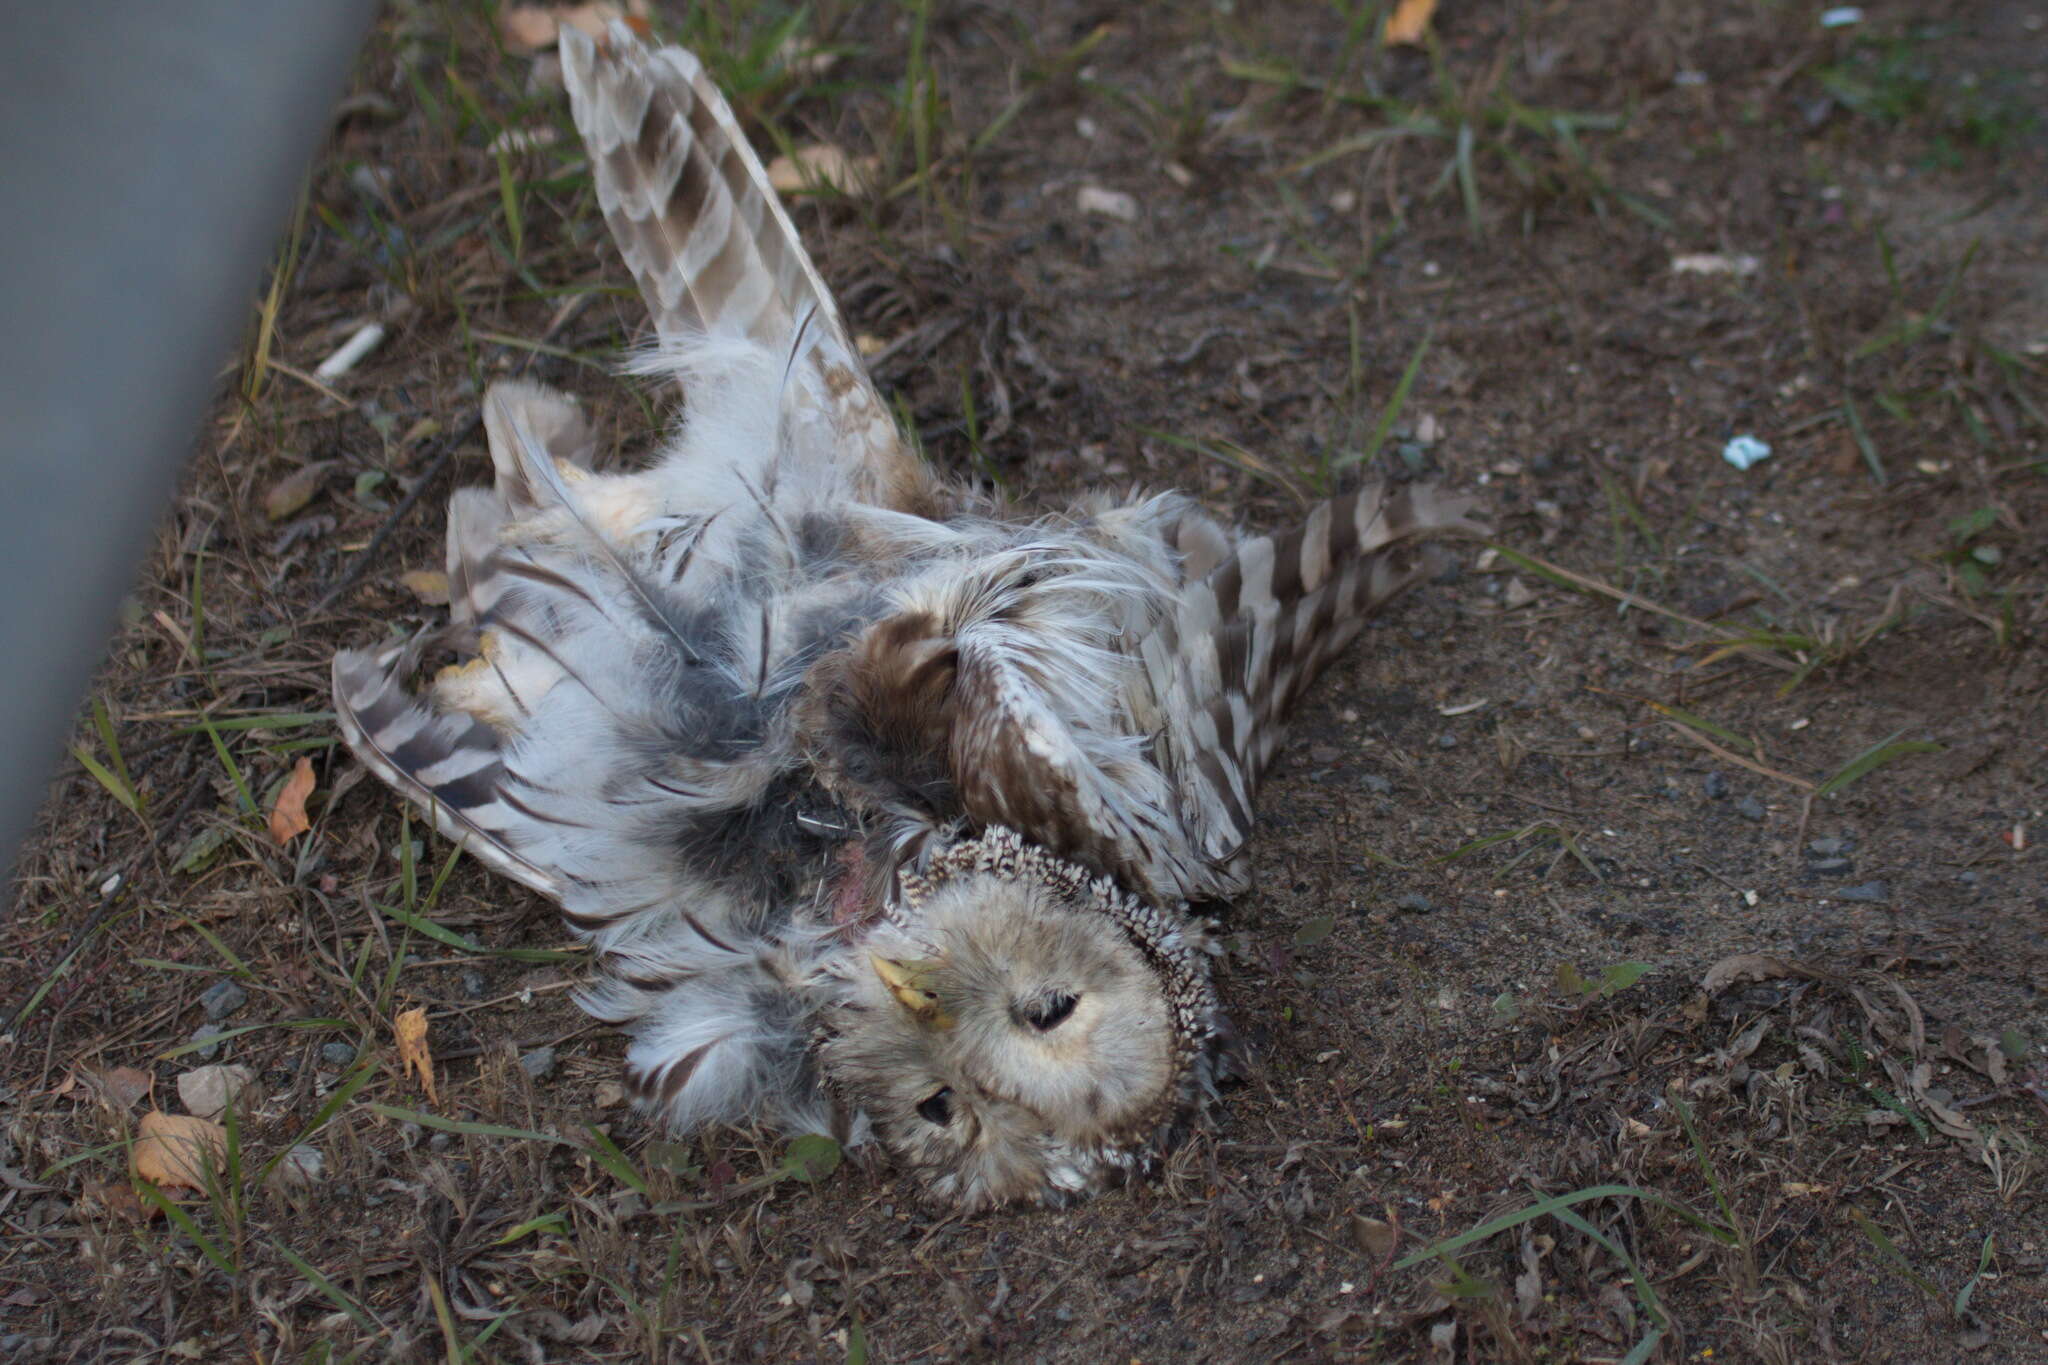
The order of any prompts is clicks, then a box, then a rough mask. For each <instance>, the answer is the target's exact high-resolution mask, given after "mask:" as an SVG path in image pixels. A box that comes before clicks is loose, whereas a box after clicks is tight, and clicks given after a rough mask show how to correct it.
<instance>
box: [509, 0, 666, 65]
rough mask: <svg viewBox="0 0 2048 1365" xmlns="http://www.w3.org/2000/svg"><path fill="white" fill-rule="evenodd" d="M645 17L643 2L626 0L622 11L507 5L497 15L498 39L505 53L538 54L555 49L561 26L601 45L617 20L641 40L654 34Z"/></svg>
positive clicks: (615, 8)
mask: <svg viewBox="0 0 2048 1365" xmlns="http://www.w3.org/2000/svg"><path fill="white" fill-rule="evenodd" d="M646 15H647V5H646V0H628V3H627V4H626V6H625V7H624V8H623V9H622V8H620V7H619V6H618V5H608V4H602V3H593V4H583V5H507V6H506V7H505V8H504V9H501V10H499V11H498V36H499V37H501V38H503V39H504V41H505V50H506V51H508V52H514V53H527V52H538V51H540V50H541V49H542V48H544V47H553V46H554V45H555V42H556V40H558V39H559V38H560V37H561V36H562V25H564V24H567V25H568V26H569V27H571V28H574V29H580V30H581V31H582V32H584V33H587V34H589V35H590V37H592V38H593V39H595V40H596V41H598V42H603V41H604V36H605V26H606V25H607V24H609V23H611V22H612V20H614V19H617V20H619V21H621V22H623V23H624V24H625V25H626V27H627V28H630V29H632V30H633V32H635V33H637V34H639V35H640V36H641V37H642V38H650V37H652V36H653V35H654V30H653V29H652V28H651V27H649V25H648V23H647V18H646Z"/></svg>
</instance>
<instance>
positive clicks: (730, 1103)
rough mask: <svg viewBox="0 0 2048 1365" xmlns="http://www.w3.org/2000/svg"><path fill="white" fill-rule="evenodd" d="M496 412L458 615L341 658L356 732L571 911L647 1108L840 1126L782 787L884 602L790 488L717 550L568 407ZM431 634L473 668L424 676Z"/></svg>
mask: <svg viewBox="0 0 2048 1365" xmlns="http://www.w3.org/2000/svg"><path fill="white" fill-rule="evenodd" d="M484 412H485V424H484V425H485V431H486V433H487V436H488V438H489V442H490V447H491V457H492V461H493V463H494V465H495V467H496V473H497V478H496V481H495V484H494V485H493V487H491V488H489V489H480V488H479V489H465V490H463V491H462V492H460V493H458V494H456V496H455V498H454V499H453V500H452V502H451V503H450V506H449V518H448V578H449V585H450V596H451V612H450V621H449V624H448V626H447V627H446V629H444V630H441V631H436V632H429V633H427V634H426V635H424V636H422V637H419V638H416V639H414V640H411V641H407V642H405V643H403V644H393V645H387V646H384V647H382V648H376V649H367V650H350V651H346V652H344V653H342V654H340V655H338V656H337V657H336V658H335V661H334V697H335V709H336V712H337V714H338V716H339V718H340V725H341V731H342V735H343V737H344V739H345V740H346V741H347V743H348V745H349V748H350V749H351V750H352V751H353V752H354V753H355V754H356V755H357V756H358V757H359V758H360V759H361V760H362V761H363V763H364V764H365V765H366V766H367V767H369V768H370V770H371V771H373V772H375V773H376V774H377V775H378V776H379V777H381V778H382V779H383V780H384V781H385V782H387V783H389V784H390V785H391V786H393V787H394V788H396V789H397V790H398V791H400V792H401V793H403V794H404V795H406V796H407V797H408V798H410V799H411V800H412V801H413V802H414V803H415V804H416V805H418V806H419V807H420V808H421V809H422V810H423V811H425V812H426V813H427V814H428V815H429V816H430V817H431V818H432V819H433V821H434V823H435V825H436V826H437V827H438V828H439V829H440V830H441V831H442V832H443V833H445V834H446V835H447V836H448V837H449V838H451V839H453V840H455V841H456V842H458V843H460V844H461V845H462V846H463V848H464V849H466V850H467V851H469V852H470V853H472V854H473V855H475V856H476V857H477V858H478V859H480V860H481V861H482V862H484V863H485V864H486V865H488V866H489V867H491V868H493V869H494V870H496V871H499V872H501V873H503V874H505V875H507V876H509V877H511V878H513V879H514V880H516V881H519V882H521V883H523V884H524V885H526V886H529V887H531V888H533V889H534V890H536V891H538V892H540V893H541V894H542V895H545V896H547V897H549V898H550V899H552V900H554V901H555V902H557V903H558V904H559V905H560V906H561V908H562V912H563V916H564V918H565V919H566V920H567V922H568V923H569V925H570V926H571V927H572V928H574V929H575V930H577V931H578V933H579V935H580V936H582V937H584V938H585V939H587V940H588V941H589V942H590V944H591V946H592V948H593V949H594V950H595V953H596V957H597V962H598V966H599V967H600V969H601V971H602V972H603V977H602V979H601V980H600V982H599V983H598V984H597V985H596V986H595V987H593V988H592V989H591V990H590V991H588V992H587V993H586V997H585V1005H586V1007H587V1008H588V1009H590V1011H591V1012H592V1013H594V1014H597V1015H599V1016H600V1017H603V1018H608V1019H611V1020H614V1021H616V1022H619V1023H623V1024H627V1025H629V1026H630V1027H631V1028H632V1029H633V1031H634V1033H635V1042H634V1044H633V1049H632V1051H631V1052H630V1053H629V1056H628V1067H627V1071H628V1076H629V1079H630V1081H631V1082H632V1084H633V1085H634V1086H635V1088H636V1090H637V1091H638V1092H639V1093H640V1095H641V1096H642V1098H644V1099H645V1100H647V1101H648V1102H649V1103H650V1104H652V1105H654V1106H656V1107H658V1108H661V1109H663V1110H664V1111H665V1112H666V1113H667V1114H668V1115H669V1117H670V1119H671V1120H672V1121H673V1122H674V1123H675V1124H676V1125H677V1126H679V1127H687V1126H689V1125H691V1124H693V1123H696V1122H700V1121H703V1120H705V1119H708V1118H745V1117H751V1116H758V1115H761V1114H763V1113H764V1112H765V1113H769V1114H776V1113H780V1114H782V1115H785V1116H787V1115H802V1117H799V1118H796V1119H794V1120H792V1121H794V1122H798V1123H802V1124H814V1123H816V1122H819V1121H821V1120H819V1119H818V1118H817V1117H816V1116H815V1112H814V1111H815V1105H814V1101H815V1098H816V1097H815V1095H814V1094H813V1093H811V1086H810V1082H809V1081H808V1079H807V1074H808V1073H807V1072H806V1071H805V1069H804V1067H803V1066H802V1065H801V1054H802V1049H803V1045H804V1031H803V1027H802V1024H801V1021H800V1019H799V1018H798V1017H797V1016H796V1014H795V1012H794V1011H792V1010H789V1009H787V1008H785V1006H786V1003H787V1000H788V991H787V990H786V988H785V987H784V986H783V985H782V984H781V983H780V982H779V981H778V979H777V977H776V974H775V970H774V968H773V966H772V961H773V958H774V952H775V948H774V945H775V943H776V942H777V941H778V939H779V937H780V930H781V929H782V928H783V926H784V924H785V923H786V920H787V917H788V904H789V900H790V895H789V892H790V889H791V886H792V885H793V884H794V883H795V882H798V881H800V880H801V875H800V874H801V869H802V867H803V866H804V864H803V859H804V858H806V857H808V856H811V854H812V853H813V852H814V850H813V848H812V844H811V841H810V840H809V838H808V836H806V835H804V834H803V833H802V832H801V830H800V828H798V826H797V824H796V814H795V812H796V803H795V802H794V801H793V800H791V799H787V797H786V796H785V797H784V799H779V800H771V799H769V798H770V796H771V794H776V793H779V792H781V791H782V784H785V783H786V780H787V778H788V774H789V773H790V772H791V770H792V768H793V767H794V766H795V760H794V758H793V756H792V753H791V746H790V742H789V735H788V727H787V726H786V725H785V724H783V723H782V716H783V714H784V713H785V711H786V710H787V706H788V701H789V698H790V696H791V695H792V693H793V692H794V690H795V688H796V686H797V684H798V682H799V680H800V679H801V677H802V675H803V672H804V669H805V668H806V667H807V666H808V664H809V663H810V661H811V660H812V659H813V658H814V657H815V656H816V655H817V654H818V653H820V652H822V651H823V650H824V649H826V648H828V647H829V646H830V645H831V644H833V643H835V642H836V641H837V640H838V639H840V638H841V637H842V636H844V635H845V634H847V633H848V632H850V631H851V629H853V627H854V626H855V625H856V624H857V623H858V621H859V620H860V619H862V617H863V615H864V614H872V612H873V611H874V610H876V609H877V608H876V604H875V602H874V597H873V590H872V588H870V587H869V586H868V585H867V584H866V583H865V582H863V581H862V578H861V576H860V575H859V574H858V573H857V572H855V571H854V570H853V568H852V566H851V565H848V564H846V563H843V562H842V561H840V560H839V559H838V558H837V557H836V552H835V551H834V550H833V548H832V539H831V537H830V535H828V534H825V533H824V532H822V531H821V530H820V529H819V528H817V527H815V526H814V527H812V528H811V533H810V535H809V536H808V538H807V539H804V540H803V541H802V543H792V542H791V541H790V540H789V538H788V537H787V536H785V534H784V523H785V520H787V519H788V517H791V516H794V515H795V512H794V511H791V510H790V509H787V508H785V507H783V506H782V505H781V504H778V503H777V502H775V501H774V500H771V499H751V498H749V499H743V500H741V501H739V502H737V503H734V504H731V505H726V506H724V507H722V508H721V509H719V510H720V511H721V512H722V515H720V516H717V517H716V518H715V520H716V521H717V522H718V524H719V526H720V527H722V528H723V529H722V530H721V531H720V534H719V536H718V537H714V536H713V534H712V533H711V530H710V528H709V527H708V526H707V520H710V519H714V518H712V517H711V516H710V514H706V513H704V512H703V509H702V508H701V507H691V506H689V505H682V504H679V503H678V502H677V500H676V499H674V498H672V497H671V496H669V487H668V485H667V484H666V483H665V482H664V481H663V480H662V479H661V478H660V477H659V471H655V472H652V473H646V474H630V475H602V474H595V473H592V472H591V471H590V470H589V469H588V468H587V467H586V464H585V463H584V452H586V451H587V449H588V447H589V439H588V436H587V434H586V433H585V431H584V428H583V425H582V422H581V420H580V419H579V417H578V416H577V413H576V410H575V408H574V406H573V405H572V404H570V403H569V402H568V400H566V399H564V398H562V397H560V396H559V395H556V394H552V393H549V392H547V391H546V390H544V389H540V388H538V387H536V386H531V385H502V384H501V385H498V386H495V387H494V388H492V389H491V391H490V392H489V393H488V394H487V395H486V396H485V400H484ZM700 453H702V452H700ZM828 491H829V490H828ZM437 647H445V648H447V649H449V650H452V652H454V653H455V654H456V655H457V656H458V657H459V658H461V659H462V660H463V661H462V662H460V663H457V664H455V665H453V666H451V667H448V668H444V669H442V670H441V671H440V672H439V673H438V674H436V675H434V677H433V678H432V680H431V682H428V683H427V684H426V685H424V686H423V687H420V688H418V689H415V687H414V686H413V678H414V675H415V674H416V673H417V672H418V671H419V664H420V663H421V661H422V658H423V656H424V655H425V654H426V652H427V651H429V650H431V649H435V648H437ZM678 982H688V983H689V985H688V988H687V989H682V990H677V989H673V987H674V986H675V985H676V984H677V983H678Z"/></svg>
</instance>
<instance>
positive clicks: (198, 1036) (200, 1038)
mask: <svg viewBox="0 0 2048 1365" xmlns="http://www.w3.org/2000/svg"><path fill="white" fill-rule="evenodd" d="M223 1032H225V1030H224V1029H222V1028H220V1027H219V1026H218V1025H216V1024H201V1025H200V1026H199V1027H198V1028H196V1029H193V1030H192V1041H193V1042H195V1043H206V1040H207V1039H208V1038H218V1037H220V1035H221V1034H222V1033H223ZM220 1049H221V1045H220V1044H219V1043H206V1046H205V1047H202V1048H200V1049H199V1050H198V1051H196V1052H194V1053H193V1054H192V1055H193V1056H194V1057H197V1058H198V1059H199V1060H200V1061H202V1062H217V1061H219V1060H220Z"/></svg>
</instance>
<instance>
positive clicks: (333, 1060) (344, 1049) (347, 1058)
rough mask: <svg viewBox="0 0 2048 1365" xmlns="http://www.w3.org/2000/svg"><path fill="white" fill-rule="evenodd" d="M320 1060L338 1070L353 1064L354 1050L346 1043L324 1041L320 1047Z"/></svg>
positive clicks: (354, 1058)
mask: <svg viewBox="0 0 2048 1365" xmlns="http://www.w3.org/2000/svg"><path fill="white" fill-rule="evenodd" d="M320 1060H321V1061H322V1062H325V1063H326V1064H327V1065H328V1066H331V1067H334V1068H335V1069H336V1070H339V1069H341V1068H342V1067H345V1066H352V1065H354V1064H355V1060H356V1050H355V1048H354V1046H352V1045H351V1044H348V1043H324V1044H322V1045H321V1048H320Z"/></svg>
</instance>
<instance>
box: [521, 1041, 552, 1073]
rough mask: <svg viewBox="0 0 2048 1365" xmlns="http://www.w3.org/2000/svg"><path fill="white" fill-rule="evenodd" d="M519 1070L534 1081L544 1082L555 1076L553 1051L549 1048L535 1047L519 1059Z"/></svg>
mask: <svg viewBox="0 0 2048 1365" xmlns="http://www.w3.org/2000/svg"><path fill="white" fill-rule="evenodd" d="M519 1066H520V1069H521V1070H523V1071H524V1072H525V1073H526V1074H527V1075H528V1076H529V1077H531V1078H532V1079H534V1080H536V1081H544V1080H546V1079H547V1078H548V1077H550V1076H552V1075H554V1074H555V1050H554V1049H553V1048H551V1047H537V1048H535V1049H534V1050H533V1051H531V1052H529V1053H527V1054H526V1055H525V1056H524V1057H521V1058H520V1059H519Z"/></svg>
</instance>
